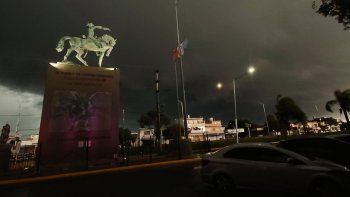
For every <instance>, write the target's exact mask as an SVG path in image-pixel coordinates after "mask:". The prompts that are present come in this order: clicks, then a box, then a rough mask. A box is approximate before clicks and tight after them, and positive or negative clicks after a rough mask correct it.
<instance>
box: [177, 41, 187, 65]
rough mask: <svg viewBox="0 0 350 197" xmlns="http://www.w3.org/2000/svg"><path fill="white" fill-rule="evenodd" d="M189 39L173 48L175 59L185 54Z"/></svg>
mask: <svg viewBox="0 0 350 197" xmlns="http://www.w3.org/2000/svg"><path fill="white" fill-rule="evenodd" d="M187 45H188V40H187V39H185V40H184V41H183V42H182V43H181V44H180V45H179V46H178V47H176V48H175V49H173V60H174V61H175V60H177V59H179V58H180V57H182V56H183V55H184V54H185V48H187Z"/></svg>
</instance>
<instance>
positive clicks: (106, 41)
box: [56, 23, 117, 67]
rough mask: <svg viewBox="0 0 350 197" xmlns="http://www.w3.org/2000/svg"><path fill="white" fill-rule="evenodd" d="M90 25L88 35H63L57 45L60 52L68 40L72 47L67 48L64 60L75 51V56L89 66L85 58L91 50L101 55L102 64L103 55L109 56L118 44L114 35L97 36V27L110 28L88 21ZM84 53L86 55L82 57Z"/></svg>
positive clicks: (106, 29)
mask: <svg viewBox="0 0 350 197" xmlns="http://www.w3.org/2000/svg"><path fill="white" fill-rule="evenodd" d="M86 26H87V27H88V35H87V37H86V36H85V35H83V36H82V38H80V37H70V36H64V37H62V38H61V39H60V40H59V42H58V44H57V47H56V50H57V51H58V52H61V51H63V49H64V43H65V41H67V40H68V42H69V45H70V47H69V48H68V49H67V52H66V55H65V56H64V58H63V62H66V61H67V58H68V56H69V55H70V54H71V53H72V52H73V51H75V52H76V53H77V54H76V55H75V57H76V58H77V59H78V60H79V61H80V62H81V63H83V64H84V65H85V66H88V64H87V62H86V61H85V60H84V59H83V58H85V57H86V55H87V53H88V52H89V51H92V52H95V53H96V55H97V56H98V57H99V60H98V65H99V66H100V67H101V66H102V61H103V57H104V56H105V55H106V56H107V57H108V56H109V54H110V53H111V51H112V50H113V47H114V45H115V44H116V41H117V39H114V38H113V37H112V36H110V35H107V34H104V35H102V36H101V37H97V36H95V35H94V34H95V32H94V30H95V29H100V30H105V31H110V29H109V28H106V27H102V26H95V25H94V24H92V23H88V24H87V25H86ZM82 55H84V57H82Z"/></svg>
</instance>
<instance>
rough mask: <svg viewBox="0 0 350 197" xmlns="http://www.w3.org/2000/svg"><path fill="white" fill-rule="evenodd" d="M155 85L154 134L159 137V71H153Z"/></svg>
mask: <svg viewBox="0 0 350 197" xmlns="http://www.w3.org/2000/svg"><path fill="white" fill-rule="evenodd" d="M155 85H156V109H157V125H156V127H157V128H156V129H157V132H156V134H157V135H158V136H159V135H161V132H160V107H159V70H156V71H155ZM161 137H162V136H159V142H158V143H159V148H160V149H161V146H162V145H161V141H160V140H161Z"/></svg>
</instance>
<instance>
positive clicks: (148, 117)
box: [138, 110, 170, 145]
mask: <svg viewBox="0 0 350 197" xmlns="http://www.w3.org/2000/svg"><path fill="white" fill-rule="evenodd" d="M157 118H158V114H157V111H156V110H151V111H148V112H146V113H144V114H142V115H141V117H140V118H139V120H138V122H139V124H140V127H143V128H144V127H147V128H151V127H153V128H155V127H156V125H157ZM169 124H170V118H169V117H168V116H167V115H166V114H165V113H164V112H163V111H162V110H161V111H160V128H162V127H164V126H168V125H169ZM154 131H155V132H154V133H155V135H156V138H157V141H158V142H160V132H159V131H158V130H157V129H155V130H154ZM158 144H159V145H160V143H158Z"/></svg>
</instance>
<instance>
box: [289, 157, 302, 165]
mask: <svg viewBox="0 0 350 197" xmlns="http://www.w3.org/2000/svg"><path fill="white" fill-rule="evenodd" d="M287 163H289V164H291V165H298V164H301V162H300V161H299V160H297V159H295V158H292V157H289V158H287Z"/></svg>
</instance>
